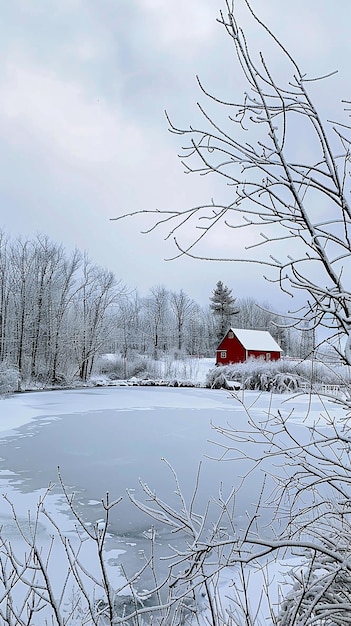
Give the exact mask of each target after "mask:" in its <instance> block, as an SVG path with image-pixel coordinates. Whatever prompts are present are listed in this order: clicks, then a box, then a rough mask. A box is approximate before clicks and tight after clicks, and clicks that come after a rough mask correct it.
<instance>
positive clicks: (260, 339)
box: [228, 328, 282, 352]
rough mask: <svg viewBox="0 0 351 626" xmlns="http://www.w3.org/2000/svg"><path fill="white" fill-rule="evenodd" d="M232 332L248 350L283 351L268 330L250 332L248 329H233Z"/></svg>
mask: <svg viewBox="0 0 351 626" xmlns="http://www.w3.org/2000/svg"><path fill="white" fill-rule="evenodd" d="M230 330H232V331H233V333H234V334H235V336H236V337H237V338H238V339H239V341H240V343H241V344H242V345H243V346H244V348H245V349H246V350H263V351H265V352H281V351H282V349H281V347H280V346H279V344H277V342H276V341H275V339H273V337H272V335H271V334H270V333H269V332H268V331H267V330H249V329H247V328H231V329H230ZM228 332H229V331H228Z"/></svg>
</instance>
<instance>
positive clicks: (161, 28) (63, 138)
mask: <svg viewBox="0 0 351 626" xmlns="http://www.w3.org/2000/svg"><path fill="white" fill-rule="evenodd" d="M240 2H241V0H238V4H240ZM252 4H253V6H254V8H255V9H256V10H257V11H258V12H259V15H260V16H261V17H262V18H263V19H264V20H266V21H267V23H268V24H269V25H270V26H271V27H272V29H273V30H274V31H275V32H276V34H277V35H278V36H279V37H280V38H281V39H282V41H283V42H284V43H286V45H287V47H288V48H289V49H290V51H291V52H292V53H293V54H294V55H295V56H296V59H297V61H298V62H299V64H300V66H301V67H302V69H303V70H304V71H306V72H307V73H308V74H310V75H318V74H321V73H326V72H329V71H332V70H335V69H338V70H339V74H338V76H337V77H334V78H332V79H330V82H329V83H328V85H326V84H325V83H324V86H323V87H322V86H321V87H320V88H319V89H320V91H319V92H318V91H317V94H321V95H320V97H321V99H322V102H323V106H325V105H327V108H328V112H329V111H330V110H331V111H332V112H334V111H335V115H334V116H335V117H336V116H337V115H338V111H339V110H341V106H340V104H339V101H340V99H341V97H344V98H346V99H347V98H349V99H351V88H350V85H349V81H348V79H349V59H350V49H351V44H350V37H349V27H350V18H351V4H350V2H349V0H337V1H336V2H335V3H330V2H329V1H327V0H309V1H308V2H307V3H306V1H305V0H294V2H284V3H282V2H281V0H264V2H262V0H253V2H252ZM223 7H224V2H222V0H177V2H169V0H45V1H44V0H11V2H7V1H6V0H2V2H1V23H0V47H1V63H0V139H1V152H0V155H1V156H0V159H1V162H0V166H1V170H0V171H1V174H0V202H1V226H2V228H3V229H4V230H5V232H6V233H8V234H9V235H10V236H11V237H16V236H17V235H23V236H24V237H27V236H29V237H30V236H32V235H34V234H35V233H37V232H40V233H45V234H47V235H48V236H49V237H50V238H51V239H53V240H54V241H56V242H62V243H63V244H64V246H65V247H66V248H67V249H68V250H70V249H72V248H74V247H78V248H79V249H81V250H85V251H87V252H88V254H89V256H90V257H91V258H92V260H93V261H94V262H95V263H96V264H98V265H102V266H105V267H108V268H109V269H112V270H113V271H114V272H115V274H116V276H117V277H118V278H120V279H122V281H124V282H125V283H126V284H127V285H128V286H129V287H130V288H134V287H136V288H138V289H139V291H140V292H141V294H142V295H145V294H146V292H147V290H148V289H149V288H150V287H152V286H154V285H159V284H160V285H164V286H165V287H167V288H169V289H172V290H179V289H180V288H183V289H184V290H185V291H186V292H187V293H188V294H189V295H190V296H191V297H193V298H194V299H195V300H196V301H197V302H199V303H201V304H206V303H208V297H209V295H210V294H211V291H212V289H213V288H214V286H215V283H216V282H217V281H218V280H223V282H224V283H226V284H227V285H228V286H229V287H231V288H232V289H233V294H234V295H236V296H238V297H240V296H250V295H251V296H253V297H255V298H257V299H258V300H260V301H263V300H266V299H267V298H269V299H271V300H273V301H274V300H275V301H276V302H277V304H278V303H279V302H280V296H279V292H278V290H277V288H273V287H269V286H267V284H266V283H265V282H264V281H263V279H262V276H261V272H260V270H259V268H255V269H254V268H252V267H249V268H245V267H243V266H242V265H241V266H240V267H237V266H234V265H230V264H229V265H228V264H223V263H217V264H216V263H201V262H196V261H191V260H187V259H182V260H177V261H165V260H164V259H165V258H167V257H170V256H172V254H173V253H174V249H173V246H172V243H171V242H170V241H168V242H167V241H164V235H165V231H163V232H162V231H156V232H154V233H153V234H152V235H141V234H140V230H142V229H143V228H144V227H145V226H146V225H147V224H148V223H149V222H147V221H144V220H143V221H142V220H137V219H131V218H129V219H128V220H126V221H124V222H119V221H118V222H113V221H110V218H112V217H116V216H118V215H121V214H122V213H125V212H129V211H134V210H138V209H149V208H157V209H160V210H161V209H170V210H172V209H179V208H181V209H187V208H189V207H190V206H192V205H197V204H200V203H201V202H208V201H209V200H210V198H211V197H212V196H214V195H216V192H218V193H221V186H223V182H222V181H221V180H217V181H216V180H215V179H214V177H206V178H201V177H198V176H196V175H191V176H186V175H185V174H184V173H183V167H182V165H181V164H180V161H179V159H178V156H177V154H178V151H179V146H180V144H179V140H178V139H177V138H176V137H175V136H174V135H172V134H170V133H169V131H168V125H167V121H166V119H165V116H164V110H165V109H167V111H168V112H169V114H170V115H171V117H172V119H173V120H174V122H175V123H176V124H177V125H179V126H182V125H186V124H191V122H192V120H193V119H194V118H195V116H196V115H197V113H196V102H197V100H198V99H199V97H200V95H199V91H198V87H197V84H196V80H195V75H196V74H198V75H199V76H200V77H201V79H202V81H203V83H204V84H205V85H206V87H208V88H209V89H210V90H212V91H213V92H214V93H216V94H218V95H222V93H225V95H228V85H230V89H231V90H233V89H235V85H236V78H235V76H236V71H237V70H236V65H235V61H234V58H233V56H232V54H231V46H230V40H229V39H228V37H227V36H226V35H225V33H224V31H223V28H221V26H220V25H219V24H218V23H217V22H216V18H217V17H218V14H219V10H220V9H221V8H223ZM250 34H251V35H252V36H253V37H254V40H255V44H256V45H259V41H260V39H259V38H260V34H259V32H258V31H257V30H255V29H254V30H252V28H251V25H250V24H248V36H250ZM273 62H274V63H278V61H277V59H275V60H273ZM238 95H239V94H238ZM332 114H334V113H332ZM299 141H300V142H302V149H303V148H304V146H303V138H301V137H300V138H299ZM189 236H190V235H189ZM235 237H238V235H236V234H233V232H232V231H231V232H230V233H228V232H224V231H222V232H221V233H219V232H217V233H216V235H215V236H214V237H213V238H212V241H211V240H210V239H209V243H208V246H209V248H208V249H209V252H210V254H211V255H213V254H217V253H218V254H221V253H222V252H223V253H224V254H225V255H227V256H228V255H232V256H233V254H235V250H236V246H237V244H238V243H239V242H238V241H236V240H235Z"/></svg>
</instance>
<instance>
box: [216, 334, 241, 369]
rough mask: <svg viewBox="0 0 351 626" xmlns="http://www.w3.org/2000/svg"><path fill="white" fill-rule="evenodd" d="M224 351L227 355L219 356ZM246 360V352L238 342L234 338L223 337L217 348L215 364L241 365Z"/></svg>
mask: <svg viewBox="0 0 351 626" xmlns="http://www.w3.org/2000/svg"><path fill="white" fill-rule="evenodd" d="M223 351H226V352H227V355H226V356H225V357H224V356H221V352H223ZM245 359H246V350H245V348H243V346H242V345H241V343H240V341H239V340H238V339H237V338H236V337H234V338H233V339H229V338H228V337H224V339H223V341H222V342H221V343H220V344H219V346H218V348H217V359H216V363H218V364H219V365H228V364H229V363H242V362H243V361H245Z"/></svg>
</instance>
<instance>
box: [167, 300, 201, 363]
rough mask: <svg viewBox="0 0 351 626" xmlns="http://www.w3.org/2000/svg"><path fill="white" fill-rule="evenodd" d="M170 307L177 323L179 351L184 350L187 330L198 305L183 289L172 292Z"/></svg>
mask: <svg viewBox="0 0 351 626" xmlns="http://www.w3.org/2000/svg"><path fill="white" fill-rule="evenodd" d="M169 303H170V307H171V310H172V312H173V315H174V318H175V323H176V336H177V349H178V350H179V351H181V350H183V348H184V339H185V329H186V325H187V323H188V322H189V321H190V318H191V317H192V315H194V313H195V310H196V304H195V302H194V301H193V300H191V298H189V296H187V294H186V293H185V292H184V291H183V289H181V290H180V291H179V292H175V291H172V292H171V293H170V299H169Z"/></svg>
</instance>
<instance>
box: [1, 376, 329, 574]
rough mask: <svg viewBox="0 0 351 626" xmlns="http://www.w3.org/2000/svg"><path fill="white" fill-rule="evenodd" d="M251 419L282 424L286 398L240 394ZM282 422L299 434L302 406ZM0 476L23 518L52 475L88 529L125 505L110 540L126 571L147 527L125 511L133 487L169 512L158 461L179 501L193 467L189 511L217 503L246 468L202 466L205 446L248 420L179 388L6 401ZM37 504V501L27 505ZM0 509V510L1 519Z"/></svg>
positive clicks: (206, 394) (171, 496)
mask: <svg viewBox="0 0 351 626" xmlns="http://www.w3.org/2000/svg"><path fill="white" fill-rule="evenodd" d="M246 399H247V402H248V404H251V405H252V406H251V410H250V411H251V414H252V415H254V416H255V415H256V416H257V419H262V418H263V417H264V415H265V414H266V412H267V410H268V406H269V405H270V404H271V402H272V401H273V403H274V404H275V405H276V406H278V407H280V410H281V411H282V412H283V413H284V412H285V413H286V414H287V415H288V414H290V412H291V408H292V407H291V405H290V403H289V402H287V403H285V404H284V403H283V401H284V400H286V399H287V398H286V397H282V396H275V397H273V399H272V398H271V397H270V396H269V395H268V394H262V395H261V396H258V394H254V393H253V392H252V393H247V394H246ZM294 407H295V410H294V412H293V413H292V414H291V416H290V419H291V420H292V421H295V422H296V428H301V427H303V425H302V422H303V419H304V418H305V416H306V400H303V399H300V400H299V399H295V401H294ZM0 410H1V423H0V428H1V430H2V432H0V437H1V439H0V457H1V461H0V470H1V474H0V477H1V484H2V492H4V491H9V494H10V495H11V493H12V494H13V495H14V497H15V502H16V506H17V503H18V506H19V507H20V508H21V506H22V505H21V499H23V501H24V502H25V503H26V504H25V506H26V507H27V508H28V504H27V503H28V501H30V498H31V497H32V494H34V496H35V493H36V492H39V490H42V489H44V488H46V487H47V485H48V484H49V483H50V482H57V467H58V466H60V469H61V473H62V477H63V480H64V483H65V484H66V485H67V487H68V488H69V490H70V491H74V492H75V493H76V494H77V496H76V501H77V503H78V506H79V508H80V511H81V513H82V515H83V517H84V518H85V519H86V520H87V521H90V522H96V520H97V519H99V518H101V510H100V507H99V505H98V502H99V501H101V498H102V497H103V496H104V495H105V493H106V491H108V492H109V494H110V497H111V499H115V498H117V497H119V496H121V495H122V496H123V501H122V502H121V503H120V504H119V505H118V506H117V507H116V508H115V509H114V510H113V515H112V518H111V525H110V527H109V532H110V534H111V536H112V538H115V540H116V541H118V542H119V544H120V543H123V544H124V547H126V549H127V560H128V564H129V567H130V568H131V570H133V569H134V566H135V565H138V564H137V559H138V556H137V555H138V553H139V550H141V549H143V546H144V542H145V539H144V535H143V533H144V532H145V531H147V529H148V528H149V527H150V525H151V523H152V522H151V521H150V519H149V518H148V517H147V516H145V514H143V513H141V512H140V511H139V510H138V509H136V508H135V506H134V505H132V504H131V503H130V502H129V500H128V498H127V497H126V489H127V488H128V489H133V490H135V492H134V493H135V495H136V496H138V497H140V496H141V495H142V490H141V488H140V485H139V478H140V479H141V480H142V481H143V482H145V483H147V484H148V486H149V487H150V488H151V489H152V490H153V491H156V493H157V494H158V495H160V496H161V497H162V498H163V499H165V500H166V501H167V502H169V503H170V504H171V505H172V506H176V505H177V496H176V495H175V485H174V481H173V478H172V475H171V473H170V471H169V469H168V468H167V466H166V464H165V463H164V462H163V461H162V458H165V459H167V461H168V462H169V463H170V464H171V465H172V466H173V467H174V469H175V471H176V472H177V475H178V478H179V481H180V485H181V487H182V489H183V492H184V495H185V496H186V498H187V499H188V500H189V499H190V498H191V494H192V492H193V487H194V484H195V478H196V473H197V468H198V464H199V461H200V460H201V461H202V464H203V465H202V471H201V480H200V486H199V492H198V496H197V500H196V509H197V510H198V512H203V511H204V509H205V506H206V502H207V501H208V499H209V498H210V497H211V496H216V495H217V493H218V488H219V485H220V484H223V491H224V493H229V491H230V489H231V487H232V486H233V485H234V486H235V485H238V484H239V483H240V482H241V480H242V476H243V475H244V474H245V473H246V472H247V471H248V470H249V469H250V468H251V467H252V465H253V462H252V461H250V460H248V459H247V460H243V461H241V463H240V471H238V466H237V465H235V464H232V463H223V462H219V461H216V460H213V459H209V458H207V456H208V455H209V456H212V457H213V456H218V455H219V454H220V450H219V449H218V447H217V446H215V445H214V444H213V443H211V440H212V441H213V440H216V441H218V439H219V435H218V434H217V433H215V432H214V431H213V429H212V428H211V423H214V424H216V425H222V426H226V425H227V424H228V423H229V424H230V425H231V426H232V427H234V428H236V429H237V430H245V428H246V420H247V416H246V414H245V411H244V409H243V407H242V405H241V403H240V402H239V401H236V400H235V399H234V398H233V397H231V396H230V394H228V392H226V391H218V390H208V389H182V388H142V387H120V388H105V389H84V390H77V391H58V392H39V393H28V394H23V395H18V396H14V397H11V398H8V399H6V400H3V401H2V402H1V404H0ZM321 410H322V407H321V404H320V402H319V401H318V400H314V401H313V403H312V404H311V405H310V406H309V419H315V418H316V417H317V416H318V414H319V413H320V411H321ZM260 486H261V482H260V480H259V479H258V477H257V476H255V477H254V479H252V477H250V479H249V480H247V482H246V483H244V488H243V489H241V491H240V497H239V498H238V502H237V508H236V516H237V518H238V521H240V518H241V516H244V515H245V512H246V511H248V510H250V507H251V505H252V503H254V502H255V499H256V497H257V494H258V492H259V490H260ZM32 502H33V503H35V497H34V498H33V497H32ZM2 508H3V503H2V504H1V510H2ZM158 530H159V532H160V538H161V539H160V541H161V544H162V543H163V544H164V545H165V546H166V545H167V544H168V543H170V542H171V541H174V539H172V538H171V537H169V536H168V535H167V532H168V531H167V530H165V529H163V528H159V529H158Z"/></svg>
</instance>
